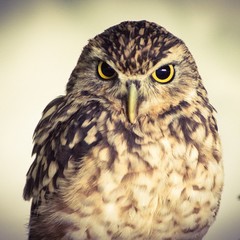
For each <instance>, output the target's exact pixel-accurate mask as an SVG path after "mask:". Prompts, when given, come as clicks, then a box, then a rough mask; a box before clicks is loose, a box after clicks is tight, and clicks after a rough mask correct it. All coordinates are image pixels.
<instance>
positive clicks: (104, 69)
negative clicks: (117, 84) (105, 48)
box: [97, 61, 117, 80]
mask: <svg viewBox="0 0 240 240" xmlns="http://www.w3.org/2000/svg"><path fill="white" fill-rule="evenodd" d="M97 72H98V75H99V77H100V78H102V79H103V80H110V79H113V78H114V77H115V76H116V75H117V73H116V72H115V70H114V69H113V68H112V67H110V66H109V65H108V64H107V63H106V62H103V61H101V62H99V63H98V66H97Z"/></svg>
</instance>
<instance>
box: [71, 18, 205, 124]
mask: <svg viewBox="0 0 240 240" xmlns="http://www.w3.org/2000/svg"><path fill="white" fill-rule="evenodd" d="M200 80H201V79H200V76H199V74H198V71H197V67H196V64H195V62H194V59H193V57H192V55H191V54H190V52H189V51H188V49H187V47H186V46H185V44H184V43H183V42H182V41H181V40H180V39H178V38H177V37H175V36H173V35H172V34H171V33H169V32H168V31H166V30H165V29H164V28H162V27H160V26H158V25H156V24H155V23H149V22H146V21H140V22H123V23H121V24H119V25H116V26H114V27H111V28H109V29H107V30H106V31H104V32H103V33H102V34H100V35H97V36H96V37H95V38H93V39H91V40H90V41H89V44H88V45H87V46H86V47H85V48H84V50H83V52H82V54H81V56H80V58H79V61H78V64H77V66H76V68H75V69H74V71H73V74H72V76H71V78H70V80H69V83H68V86H67V91H68V93H77V92H79V91H84V92H85V95H88V96H92V97H94V98H99V99H101V100H102V101H109V102H111V103H112V106H113V108H114V107H115V108H116V109H118V108H119V107H120V106H121V107H123V111H124V112H125V114H126V118H128V120H129V121H130V122H131V123H134V122H135V121H136V119H137V118H138V116H141V115H148V114H150V113H151V114H154V113H161V112H164V111H165V110H166V109H168V108H169V107H170V106H171V105H177V104H178V103H179V102H180V101H182V100H183V99H186V98H187V99H188V100H189V101H191V99H194V97H195V96H196V95H197V91H196V89H197V88H198V86H199V84H201V83H200V82H201V81H200Z"/></svg>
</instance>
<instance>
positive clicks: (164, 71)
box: [156, 66, 170, 79]
mask: <svg viewBox="0 0 240 240" xmlns="http://www.w3.org/2000/svg"><path fill="white" fill-rule="evenodd" d="M156 75H157V77H158V78H159V79H166V78H168V76H169V75H170V67H169V66H164V67H161V68H159V69H157V71H156Z"/></svg>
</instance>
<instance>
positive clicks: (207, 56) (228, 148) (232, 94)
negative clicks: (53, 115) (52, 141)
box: [0, 0, 240, 240]
mask: <svg viewBox="0 0 240 240" xmlns="http://www.w3.org/2000/svg"><path fill="white" fill-rule="evenodd" d="M140 19H147V20H150V21H154V22H156V23H158V24H160V25H162V26H164V27H165V28H167V29H168V30H169V31H171V32H172V33H174V34H175V35H177V36H178V37H180V38H182V39H183V40H184V41H185V43H186V44H187V46H188V47H189V49H190V50H191V52H192V54H193V55H194V57H195V59H196V61H197V64H198V66H199V71H200V73H201V75H202V78H203V80H204V83H205V86H206V88H207V89H208V92H209V97H210V100H211V102H212V104H213V105H214V106H215V107H216V109H217V110H218V124H219V129H220V134H221V136H222V142H223V148H224V164H225V187H224V192H223V197H222V202H221V207H220V211H219V214H218V217H217V220H216V222H215V224H214V225H213V227H212V228H211V229H210V231H209V233H208V235H207V236H206V237H205V239H206V240H212V239H213V240H215V239H224V240H225V239H227V240H238V239H240V200H238V196H239V195H240V159H239V158H240V121H239V118H240V93H239V90H240V79H239V71H240V63H239V61H240V60H239V57H240V47H239V44H240V1H229V0H225V1H220V0H219V1H217V0H215V1H210V0H208V1H205V0H202V1H190V0H189V1H187V0H182V1H179V0H175V1H174V0H170V1H156V0H152V1H123V0H117V1H106V0H101V1H74V0H72V1H67V0H65V1H63V0H62V1H20V0H15V1H13V0H5V1H3V0H0V81H1V85H0V114H1V115H0V148H1V149H0V179H1V180H0V239H4V240H5V239H7V240H13V239H18V240H23V239H26V228H25V225H26V223H27V220H28V217H29V209H30V203H29V202H25V201H23V199H22V190H23V187H24V183H25V174H26V172H27V170H28V168H29V166H30V164H31V162H32V159H31V149H32V133H33V131H34V128H35V126H36V124H37V122H38V120H39V119H40V116H41V112H42V110H43V108H44V107H45V106H46V104H47V103H48V102H49V101H50V100H52V99H53V98H55V97H56V96H58V95H60V94H63V93H64V91H65V84H66V82H67V80H68V77H69V75H70V73H71V71H72V69H73V68H74V66H75V64H76V62H77V59H78V57H79V54H80V52H81V50H82V48H83V46H84V45H85V44H86V43H87V40H88V39H90V38H92V37H94V36H95V35H96V34H98V33H100V32H102V31H103V30H104V29H106V28H108V27H109V26H111V25H114V24H117V23H119V22H121V21H124V20H140Z"/></svg>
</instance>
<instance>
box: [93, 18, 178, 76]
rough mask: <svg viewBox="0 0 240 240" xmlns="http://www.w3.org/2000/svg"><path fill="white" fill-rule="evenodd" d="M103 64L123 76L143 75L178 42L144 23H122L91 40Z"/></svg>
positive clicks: (169, 35)
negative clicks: (101, 57)
mask: <svg viewBox="0 0 240 240" xmlns="http://www.w3.org/2000/svg"><path fill="white" fill-rule="evenodd" d="M94 41H95V45H96V46H97V47H98V48H101V51H103V54H104V58H105V60H106V61H108V62H110V63H112V65H114V66H115V67H116V68H117V69H118V70H119V71H121V72H123V73H124V74H126V75H138V74H146V73H147V72H148V70H149V69H151V68H152V67H153V66H154V65H155V64H156V63H158V62H159V61H160V60H161V58H163V57H166V55H167V54H168V53H169V50H170V48H171V47H173V46H174V45H176V44H178V43H179V41H180V40H179V39H178V38H176V37H175V36H173V35H172V34H171V33H169V32H168V31H166V30H165V29H164V28H163V27H161V26H159V25H157V24H155V23H150V22H147V21H139V22H123V23H121V24H119V25H116V26H113V27H111V28H109V29H107V30H105V31H104V32H103V33H102V34H100V35H98V36H96V37H95V38H94Z"/></svg>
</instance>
